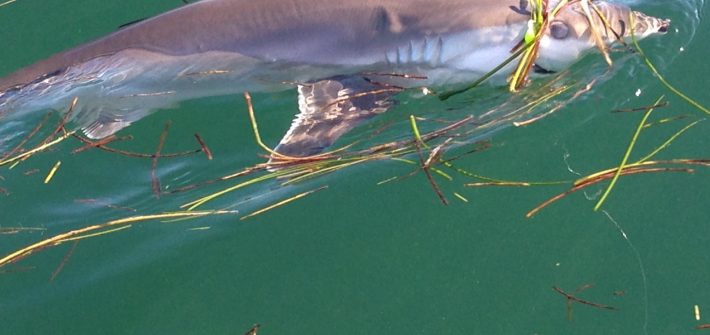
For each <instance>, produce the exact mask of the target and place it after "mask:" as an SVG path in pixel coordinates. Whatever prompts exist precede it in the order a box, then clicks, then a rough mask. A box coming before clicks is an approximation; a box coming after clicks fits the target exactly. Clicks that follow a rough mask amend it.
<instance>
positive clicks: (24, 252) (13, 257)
mask: <svg viewBox="0 0 710 335" xmlns="http://www.w3.org/2000/svg"><path fill="white" fill-rule="evenodd" d="M233 213H234V212H232V211H200V212H187V211H182V212H168V213H161V214H152V215H140V216H132V217H128V218H123V219H117V220H113V221H109V222H106V223H102V224H97V225H93V226H89V227H85V228H81V229H77V230H72V231H69V232H66V233H62V234H58V235H55V236H53V237H50V238H47V239H44V240H42V241H39V242H36V243H33V244H31V245H29V246H27V247H24V248H22V249H19V250H17V251H15V252H12V253H10V254H9V255H7V256H5V257H3V258H0V267H3V266H5V265H8V264H11V263H14V262H17V261H19V260H21V259H23V258H25V257H27V256H30V255H32V254H34V253H36V252H38V251H40V250H43V249H45V248H49V247H53V246H56V245H59V244H61V243H63V242H66V241H67V240H69V239H71V238H75V237H77V236H82V235H83V234H85V233H88V232H93V231H97V230H101V229H105V228H109V227H119V226H122V225H128V224H131V223H136V222H144V221H152V220H162V219H174V218H181V217H204V216H209V215H224V214H233Z"/></svg>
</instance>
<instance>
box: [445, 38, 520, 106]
mask: <svg viewBox="0 0 710 335" xmlns="http://www.w3.org/2000/svg"><path fill="white" fill-rule="evenodd" d="M531 46H532V43H528V44H524V45H523V46H522V47H520V49H518V50H517V51H516V52H514V53H513V54H511V55H510V57H508V58H506V59H505V60H504V61H503V62H502V63H500V64H498V66H496V67H495V68H493V70H490V71H488V72H487V73H486V74H484V75H483V76H482V77H481V78H478V80H476V81H474V82H473V83H471V84H470V85H468V86H466V87H463V88H461V89H458V90H453V91H448V92H444V93H441V94H439V100H447V99H449V98H451V97H453V96H454V95H458V94H461V93H464V92H466V91H469V90H471V89H474V88H476V87H478V85H481V84H482V83H483V82H484V81H486V80H488V79H490V78H491V77H493V75H495V74H496V73H497V72H498V71H500V70H502V69H503V68H504V67H506V66H507V65H508V64H510V63H511V62H512V61H514V60H515V59H516V58H518V57H520V55H522V54H523V53H524V52H525V50H527V49H528V48H530V47H531Z"/></svg>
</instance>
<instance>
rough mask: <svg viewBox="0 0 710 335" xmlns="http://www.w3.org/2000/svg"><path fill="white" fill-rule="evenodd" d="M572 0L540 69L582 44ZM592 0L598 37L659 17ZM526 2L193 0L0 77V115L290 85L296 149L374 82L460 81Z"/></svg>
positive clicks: (374, 107) (479, 66)
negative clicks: (598, 13) (295, 104)
mask: <svg viewBox="0 0 710 335" xmlns="http://www.w3.org/2000/svg"><path fill="white" fill-rule="evenodd" d="M575 2H576V1H572V4H570V5H566V7H565V8H563V10H562V11H560V13H559V14H558V17H559V18H560V19H557V21H553V24H552V25H551V29H550V31H549V32H547V33H546V35H545V36H543V40H542V43H541V49H540V52H539V54H540V55H539V58H538V64H543V66H544V68H545V69H547V70H551V71H555V70H559V69H562V68H564V67H566V66H568V65H569V64H571V63H572V62H573V61H574V60H576V59H577V58H579V57H580V55H581V54H583V53H584V52H586V51H587V50H590V49H591V48H592V47H593V46H594V43H593V41H592V39H591V36H590V33H589V29H588V28H589V26H590V25H591V24H593V23H590V22H589V20H588V19H587V18H586V17H584V16H582V15H581V14H580V8H579V5H576V4H574V3H575ZM596 3H597V5H598V6H599V8H600V9H601V10H602V11H603V12H604V14H605V15H607V16H610V17H611V19H610V22H611V27H609V28H611V32H610V31H609V30H610V29H606V30H605V32H604V36H603V38H604V39H605V41H606V42H608V43H613V41H614V40H615V39H616V38H618V37H621V38H624V37H625V36H628V34H629V33H630V29H628V25H629V15H630V14H632V15H634V16H635V17H636V21H637V24H636V27H635V29H634V31H635V33H636V34H637V36H638V37H645V36H648V35H650V34H654V33H658V32H665V29H667V26H668V22H666V21H663V20H659V19H655V18H652V17H648V16H645V15H643V14H641V13H638V12H633V11H631V10H630V9H629V8H628V7H626V6H623V5H614V4H610V3H607V2H601V1H600V2H596ZM529 10H530V9H529V8H528V6H527V1H525V0H524V1H520V0H357V1H355V0H343V1H327V0H259V1H247V0H202V1H199V2H196V3H193V4H189V5H186V6H183V7H180V8H178V9H175V10H172V11H170V12H167V13H165V14H162V15H159V16H156V17H154V18H150V19H147V20H144V21H141V22H138V23H135V24H132V25H129V26H127V27H124V28H122V29H120V30H118V31H117V32H115V33H113V34H110V35H108V36H106V37H104V38H101V39H98V40H96V41H93V42H89V43H87V44H84V45H81V46H78V47H76V48H73V49H69V50H67V51H64V52H60V53H58V54H55V55H53V56H51V57H49V58H47V59H46V60H43V61H39V62H37V63H35V64H33V65H30V66H28V67H26V68H23V69H20V70H18V71H16V72H14V73H12V74H10V75H8V76H7V77H5V78H3V79H0V120H1V119H2V118H4V117H18V116H21V115H22V114H23V113H26V112H32V111H37V110H46V109H63V108H65V107H66V106H68V105H69V103H70V102H71V101H72V100H73V99H74V98H78V100H77V101H78V104H77V106H76V107H75V110H74V115H73V116H72V119H73V121H75V122H76V123H77V124H78V125H79V126H80V127H81V128H82V129H83V130H84V132H85V133H86V134H87V135H88V136H89V137H92V138H102V137H106V136H108V135H111V134H113V133H115V132H116V131H118V130H120V129H122V128H123V127H126V126H127V125H129V124H131V123H132V122H135V121H137V120H138V119H140V118H142V117H144V116H145V115H147V114H148V113H150V112H152V111H155V110H157V109H161V108H166V107H170V106H173V105H175V104H177V103H179V102H180V101H184V100H187V99H193V98H198V97H205V96H216V95H226V94H234V93H241V92H243V91H277V90H284V89H289V88H292V87H293V86H297V88H298V90H299V110H300V113H299V115H298V116H297V118H296V120H295V121H294V124H293V125H292V127H291V129H290V130H289V131H288V133H287V134H286V136H284V139H282V141H281V143H280V145H279V147H278V148H277V151H279V152H282V153H284V154H286V155H294V156H303V155H309V154H313V153H316V152H319V151H320V150H322V149H323V148H325V147H327V146H329V145H331V144H332V143H333V142H334V141H335V140H336V139H337V138H338V137H339V136H341V135H342V134H344V133H345V132H347V131H348V130H349V129H351V128H353V127H354V126H356V125H357V124H358V123H360V122H362V121H363V120H366V119H368V118H370V117H372V116H374V115H376V114H379V113H382V112H384V111H386V110H387V109H388V108H389V107H390V106H391V102H390V97H391V96H392V95H393V93H391V92H389V91H388V92H383V93H380V94H372V95H367V96H362V97H358V98H353V99H345V100H343V99H340V98H341V97H343V96H348V95H353V96H356V95H357V93H359V92H369V91H375V90H377V88H378V87H379V86H378V85H383V84H384V85H386V86H387V87H409V86H441V85H448V84H455V83H461V82H470V81H472V80H474V79H475V78H477V77H480V76H481V75H483V74H485V73H486V72H488V71H490V70H491V69H492V68H494V67H495V66H496V65H498V64H499V63H500V62H501V61H502V60H504V59H505V58H507V57H508V56H509V55H510V52H511V50H513V49H514V48H515V46H516V45H518V44H519V43H520V41H521V40H522V38H523V36H524V34H525V32H526V30H527V26H528V20H529V19H530V14H529ZM555 22H557V23H558V26H557V27H556V26H555ZM612 32H613V34H612ZM506 72H509V71H505V70H504V71H502V72H501V75H502V76H504V75H505V74H506ZM389 73H409V74H417V75H420V76H421V77H422V78H423V79H419V80H403V79H402V78H401V77H395V76H389V75H382V74H389ZM375 82H376V83H377V84H375ZM0 122H1V121H0Z"/></svg>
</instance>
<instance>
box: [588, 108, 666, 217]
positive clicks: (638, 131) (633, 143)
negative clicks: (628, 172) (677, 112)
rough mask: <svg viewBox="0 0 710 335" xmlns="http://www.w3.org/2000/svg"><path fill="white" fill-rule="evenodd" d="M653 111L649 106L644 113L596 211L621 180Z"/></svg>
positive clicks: (596, 206)
mask: <svg viewBox="0 0 710 335" xmlns="http://www.w3.org/2000/svg"><path fill="white" fill-rule="evenodd" d="M661 101H663V97H660V98H658V100H656V102H655V103H654V105H658V104H659V103H661ZM653 111H654V109H653V108H649V109H648V111H646V113H645V114H644V115H643V118H642V119H641V122H640V123H639V125H638V127H637V128H636V132H634V136H633V137H632V138H631V143H629V146H628V148H626V153H624V158H622V160H621V164H619V167H618V168H617V169H616V173H614V177H613V178H612V179H611V182H609V186H607V188H606V191H604V193H603V194H602V196H601V198H599V201H598V202H597V204H596V205H595V206H594V211H598V210H599V208H601V206H602V204H604V201H606V198H607V197H608V196H609V194H610V193H611V190H612V189H613V188H614V186H615V185H616V182H617V180H619V176H620V175H621V172H622V171H623V169H624V167H625V166H626V163H627V162H628V161H629V157H631V152H632V151H633V149H634V146H636V141H637V140H638V137H639V135H640V134H641V131H642V130H643V127H644V125H645V124H646V121H647V120H648V117H649V116H651V113H653Z"/></svg>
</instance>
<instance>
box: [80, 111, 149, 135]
mask: <svg viewBox="0 0 710 335" xmlns="http://www.w3.org/2000/svg"><path fill="white" fill-rule="evenodd" d="M148 114H150V110H148V109H137V110H131V111H124V110H111V109H106V108H101V109H84V110H81V112H80V113H78V115H77V117H76V118H75V119H74V121H75V122H76V123H78V124H79V126H80V127H81V130H82V131H83V132H84V134H85V135H86V136H87V137H89V138H91V139H101V138H104V137H108V136H111V135H113V134H114V133H116V132H118V131H119V130H121V129H123V128H125V127H128V126H129V125H130V124H131V123H132V122H134V121H137V120H139V119H141V118H143V117H144V116H146V115H148Z"/></svg>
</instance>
